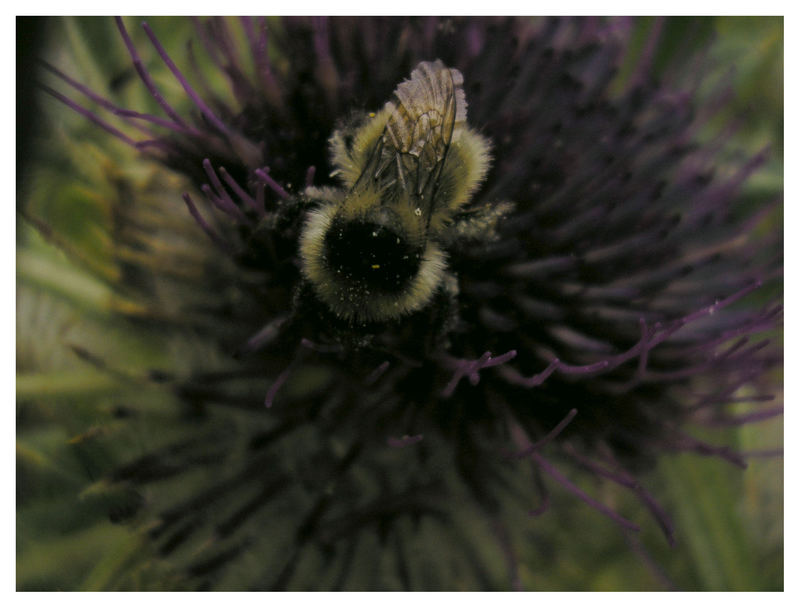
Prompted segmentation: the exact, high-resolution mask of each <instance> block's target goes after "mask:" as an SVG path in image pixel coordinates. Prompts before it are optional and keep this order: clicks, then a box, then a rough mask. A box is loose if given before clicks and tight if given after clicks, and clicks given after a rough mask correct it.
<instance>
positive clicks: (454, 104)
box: [362, 60, 467, 216]
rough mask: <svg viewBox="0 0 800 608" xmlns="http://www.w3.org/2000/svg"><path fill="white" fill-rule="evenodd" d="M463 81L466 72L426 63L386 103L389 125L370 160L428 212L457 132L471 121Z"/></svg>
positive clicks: (375, 174)
mask: <svg viewBox="0 0 800 608" xmlns="http://www.w3.org/2000/svg"><path fill="white" fill-rule="evenodd" d="M463 83H464V78H463V76H462V75H461V72H459V71H458V70H455V69H451V68H447V67H445V65H444V64H443V63H442V62H441V61H439V60H436V61H434V62H427V61H426V62H423V63H420V64H419V65H418V66H417V68H416V69H415V70H414V71H413V72H412V73H411V78H410V79H408V80H406V81H404V82H402V83H401V84H400V85H399V86H398V87H397V89H396V90H395V92H394V95H393V97H392V100H391V101H389V102H388V103H387V104H386V110H387V113H388V120H387V123H386V128H385V129H384V132H383V135H382V136H381V137H380V138H379V139H378V142H377V143H376V145H375V149H373V150H372V152H371V155H370V159H369V160H368V162H367V163H366V165H365V173H368V174H369V176H370V177H371V178H372V179H374V180H377V181H379V182H380V186H381V188H382V189H384V190H388V189H397V188H399V189H402V190H404V191H406V192H407V193H409V194H410V195H411V196H413V197H414V198H416V199H418V200H419V201H420V204H421V205H422V206H424V207H426V211H427V215H428V216H430V214H431V213H432V212H433V207H434V206H435V204H436V203H435V199H436V189H437V186H438V179H439V176H440V175H441V172H442V168H443V167H444V163H445V160H446V158H447V152H448V150H449V148H450V143H451V142H452V140H453V133H454V132H455V131H456V130H457V129H459V128H461V127H463V126H464V125H465V123H466V120H467V102H466V98H465V95H464V89H463ZM362 177H364V176H363V175H362Z"/></svg>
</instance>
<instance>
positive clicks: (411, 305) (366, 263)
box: [300, 60, 505, 324]
mask: <svg viewBox="0 0 800 608" xmlns="http://www.w3.org/2000/svg"><path fill="white" fill-rule="evenodd" d="M463 83H464V79H463V76H462V75H461V72H459V71H458V70H456V69H452V68H448V67H446V66H445V65H444V64H443V63H442V62H441V61H439V60H436V61H433V62H423V63H420V64H419V65H418V66H417V67H416V69H414V71H413V72H412V73H411V77H410V78H409V79H407V80H405V81H403V82H402V83H401V84H400V85H399V86H398V87H397V89H396V90H395V91H394V93H393V95H392V99H391V100H390V101H388V102H387V103H386V105H385V106H384V107H383V109H382V110H381V111H380V112H378V113H377V114H375V113H372V114H370V115H369V116H368V117H366V118H365V119H364V120H362V121H361V123H360V124H357V125H355V126H353V127H350V128H345V129H340V130H338V131H336V132H335V133H334V134H333V136H332V137H331V138H330V140H329V144H330V150H331V157H332V164H333V166H334V167H335V171H334V172H333V173H332V175H335V176H337V177H338V179H339V180H340V181H341V183H342V187H341V188H308V189H307V190H306V192H305V196H306V198H307V199H309V200H310V201H312V203H315V204H316V208H315V209H313V210H311V211H310V212H309V213H308V215H307V218H306V222H305V225H304V227H303V231H302V235H301V238H300V256H301V261H302V272H303V275H304V277H305V278H306V280H307V281H308V282H309V283H310V285H311V286H312V288H313V291H314V292H315V293H316V295H317V296H318V297H319V299H320V300H322V301H323V302H324V303H325V304H326V305H327V306H328V307H329V308H330V310H331V311H333V313H334V314H335V315H336V316H337V317H339V318H340V319H343V320H345V321H347V322H348V323H350V324H366V323H374V322H384V321H389V320H394V319H399V318H401V317H404V316H406V315H409V314H411V313H414V312H416V311H418V310H420V309H422V308H424V307H425V306H426V305H428V304H429V303H430V302H431V300H432V298H433V297H434V295H435V294H436V292H437V290H439V289H453V287H452V285H453V284H454V283H455V281H454V280H452V277H448V274H449V273H448V271H447V254H446V249H447V245H448V243H451V242H452V241H454V240H455V239H457V238H460V237H461V236H463V235H464V234H465V233H471V232H472V233H474V232H475V230H483V231H485V230H487V229H488V228H489V227H490V225H491V224H492V223H493V221H494V220H495V219H496V218H497V217H499V215H500V212H501V211H502V210H504V209H505V208H504V207H503V206H502V205H501V206H494V207H493V209H484V210H479V211H478V212H469V211H466V210H465V209H466V208H465V206H466V205H467V203H468V202H469V201H470V198H471V197H472V195H473V193H474V192H475V190H476V189H477V188H478V186H479V185H480V184H481V182H482V181H483V180H484V178H485V176H486V172H487V170H488V168H489V162H490V156H489V148H490V144H489V142H488V140H486V139H485V138H483V137H482V136H481V135H479V134H478V133H476V132H475V131H473V130H471V129H470V128H469V127H468V126H467V124H466V120H467V103H466V98H465V95H464V89H463ZM448 286H449V287H448Z"/></svg>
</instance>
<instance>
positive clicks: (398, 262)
mask: <svg viewBox="0 0 800 608" xmlns="http://www.w3.org/2000/svg"><path fill="white" fill-rule="evenodd" d="M414 211H415V210H414V209H413V208H410V207H409V206H408V205H407V204H402V203H398V202H394V203H392V204H387V203H386V202H385V201H381V200H380V197H379V194H378V193H374V192H363V193H360V194H354V193H351V194H350V195H348V197H347V199H346V200H345V201H344V202H343V203H340V204H336V203H330V204H326V205H324V206H322V207H321V208H319V209H317V210H314V211H312V212H311V213H309V216H308V219H307V221H306V225H305V227H304V229H303V235H302V237H301V241H300V254H301V257H302V262H303V274H304V275H305V277H306V278H307V279H308V280H309V282H310V283H311V285H312V287H313V288H314V291H315V293H316V294H317V296H318V297H319V298H320V299H321V300H322V301H323V302H325V303H326V304H327V305H328V307H329V308H330V309H331V310H332V311H333V312H334V313H335V314H336V315H337V316H339V317H340V318H342V319H345V320H348V321H356V322H373V321H386V320H390V319H397V318H399V317H402V316H404V315H406V314H409V313H412V312H414V311H417V310H419V309H421V308H423V307H424V306H425V305H426V304H428V302H429V301H430V300H431V298H432V297H433V294H434V293H435V291H436V288H437V287H438V285H439V284H440V282H441V279H442V277H443V275H444V269H445V260H444V253H443V252H442V251H441V250H440V249H439V247H438V246H437V245H436V244H435V243H434V242H432V241H429V240H428V239H426V237H425V230H424V222H423V221H422V220H421V218H420V217H419V216H418V214H415V213H414Z"/></svg>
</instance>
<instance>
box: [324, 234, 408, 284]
mask: <svg viewBox="0 0 800 608" xmlns="http://www.w3.org/2000/svg"><path fill="white" fill-rule="evenodd" d="M324 259H325V264H326V266H327V267H328V270H329V272H331V273H332V274H334V275H335V276H336V277H337V279H338V280H340V281H344V282H347V283H352V285H353V288H354V289H358V290H359V291H360V290H361V289H367V290H370V291H375V292H380V293H384V294H398V293H401V292H403V291H404V290H405V289H407V288H408V285H409V284H410V283H411V281H412V279H413V278H414V277H415V276H416V274H417V273H418V271H419V267H420V264H421V259H422V250H421V249H420V248H418V247H414V246H412V244H411V243H410V242H409V241H408V240H407V239H405V238H403V237H402V236H401V235H399V234H398V233H397V232H396V231H394V230H392V229H391V228H388V227H387V226H384V225H381V224H378V223H375V222H368V221H356V222H354V221H344V220H341V219H337V220H334V221H333V223H332V224H331V226H330V229H329V230H328V232H327V233H326V235H325V245H324Z"/></svg>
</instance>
